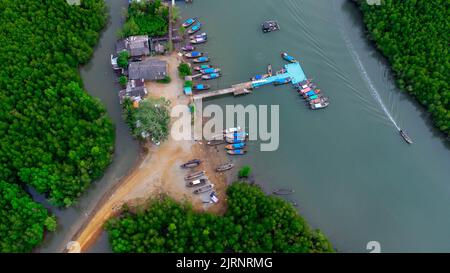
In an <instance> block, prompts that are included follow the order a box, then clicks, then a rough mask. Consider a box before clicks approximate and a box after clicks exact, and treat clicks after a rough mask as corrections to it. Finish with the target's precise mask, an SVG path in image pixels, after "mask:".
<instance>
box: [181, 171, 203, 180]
mask: <svg viewBox="0 0 450 273" xmlns="http://www.w3.org/2000/svg"><path fill="white" fill-rule="evenodd" d="M205 173H206V172H205V171H198V172H194V173H190V174H188V175H186V176H185V177H184V180H193V179H196V178H200V177H202V176H204V175H205Z"/></svg>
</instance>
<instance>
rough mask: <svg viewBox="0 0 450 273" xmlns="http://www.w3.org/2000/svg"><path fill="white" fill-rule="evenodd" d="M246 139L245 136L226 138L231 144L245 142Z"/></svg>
mask: <svg viewBox="0 0 450 273" xmlns="http://www.w3.org/2000/svg"><path fill="white" fill-rule="evenodd" d="M245 140H246V139H245V138H225V142H226V143H229V144H234V143H243V142H245Z"/></svg>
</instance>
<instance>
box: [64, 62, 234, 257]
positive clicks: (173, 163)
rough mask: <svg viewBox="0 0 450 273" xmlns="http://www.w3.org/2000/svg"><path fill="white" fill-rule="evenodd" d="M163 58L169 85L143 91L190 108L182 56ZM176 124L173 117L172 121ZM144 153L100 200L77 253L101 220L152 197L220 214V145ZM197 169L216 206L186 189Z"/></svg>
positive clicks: (189, 143) (170, 144) (187, 143)
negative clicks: (190, 164) (187, 165)
mask: <svg viewBox="0 0 450 273" xmlns="http://www.w3.org/2000/svg"><path fill="white" fill-rule="evenodd" d="M156 58H158V59H162V60H166V61H167V62H168V65H169V76H170V77H171V79H172V80H171V82H170V83H169V84H161V83H155V82H147V83H146V87H147V90H148V91H149V96H154V97H161V96H163V97H165V98H167V99H169V100H170V101H171V107H173V106H175V105H179V104H183V105H188V104H189V102H190V101H189V97H188V96H185V95H184V94H183V91H182V89H183V83H184V82H183V80H181V79H180V78H179V76H178V65H179V63H180V62H181V57H180V56H179V55H177V54H176V53H172V54H171V55H169V56H161V57H156ZM173 121H174V120H173V119H172V121H171V122H173ZM145 150H146V151H147V152H146V153H145V154H144V155H143V157H142V159H141V161H140V162H139V166H137V167H136V168H135V169H134V170H133V171H132V172H131V173H130V174H129V175H128V176H127V177H125V178H124V179H123V180H122V181H121V182H120V183H119V185H118V186H117V187H116V188H115V189H113V190H112V191H111V192H108V193H107V194H106V195H105V196H104V197H103V198H102V202H100V203H99V204H98V205H97V207H96V209H95V210H94V212H93V213H92V214H91V216H90V217H89V219H87V220H86V222H85V223H84V224H83V225H82V227H81V229H80V230H78V232H77V233H76V234H75V236H73V239H72V240H73V241H76V242H77V243H78V244H79V249H77V250H76V251H71V250H69V251H68V252H78V251H81V252H83V251H85V250H87V249H88V248H89V247H90V246H91V245H92V244H93V243H94V242H95V241H96V239H97V238H98V236H99V235H100V234H101V232H102V229H103V225H104V224H105V222H106V221H107V220H108V219H109V218H111V217H113V216H115V215H118V214H119V213H120V209H121V207H122V206H123V204H125V203H127V204H128V205H129V206H135V205H139V204H143V203H144V202H145V200H147V199H148V198H151V197H155V196H159V195H160V194H166V195H168V196H170V197H172V198H174V199H175V200H178V201H188V202H190V203H191V204H192V206H193V208H194V209H195V210H197V211H206V210H207V211H209V212H213V213H218V214H221V213H223V212H224V211H225V210H226V196H225V189H226V184H227V177H226V174H218V173H216V172H215V171H214V170H215V168H216V167H217V166H218V165H220V164H222V163H225V162H227V161H228V159H227V156H226V154H225V153H224V151H223V147H222V146H220V147H214V146H207V145H206V142H205V141H194V140H183V141H176V140H174V139H172V138H171V137H170V136H169V139H168V140H166V141H164V142H163V143H161V145H160V146H156V145H148V146H146V147H145ZM193 158H198V159H201V160H203V163H202V164H201V165H200V166H199V167H197V168H196V169H194V170H185V169H182V168H180V165H181V164H182V163H184V162H186V161H188V160H190V159H193ZM195 170H205V171H206V175H207V176H208V178H209V179H210V180H211V182H212V183H213V184H214V188H215V191H216V193H217V194H218V197H219V198H220V202H219V203H218V204H207V203H204V202H203V200H205V201H206V200H207V199H208V197H209V195H208V194H204V195H203V196H202V195H194V194H193V193H192V189H191V188H187V187H186V186H185V181H184V176H185V175H186V174H188V173H190V172H192V171H195Z"/></svg>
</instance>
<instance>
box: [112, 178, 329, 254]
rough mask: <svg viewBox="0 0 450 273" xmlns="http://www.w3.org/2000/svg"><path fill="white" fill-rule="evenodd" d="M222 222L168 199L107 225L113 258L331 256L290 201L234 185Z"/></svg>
mask: <svg viewBox="0 0 450 273" xmlns="http://www.w3.org/2000/svg"><path fill="white" fill-rule="evenodd" d="M227 195H228V205H229V206H228V211H227V212H226V213H225V215H224V216H217V215H213V214H209V213H197V212H194V211H193V210H192V208H191V206H190V205H188V204H179V203H177V202H175V201H173V200H172V199H170V198H168V197H162V198H160V199H153V200H151V201H150V202H149V204H148V207H147V208H146V209H144V208H138V209H137V210H136V211H135V212H131V210H129V209H126V210H125V211H124V212H123V213H122V215H121V216H119V217H117V218H114V219H111V220H110V221H109V222H108V223H107V224H106V229H107V231H108V233H109V239H110V242H111V245H112V249H113V251H114V252H163V253H165V252H177V253H181V252H185V253H190V252H197V253H198V252H201V253H205V252H206V253H207V252H216V253H222V252H252V253H259V252H332V251H333V249H332V247H331V245H330V243H329V242H328V240H327V239H326V238H325V236H324V235H323V234H322V233H321V232H320V231H314V230H311V229H310V228H309V226H308V225H307V223H306V222H305V220H303V218H302V217H301V216H299V215H298V213H297V211H296V210H295V209H294V207H293V206H292V205H291V204H289V203H287V202H286V201H284V200H282V199H280V198H277V197H273V196H266V195H265V194H264V192H263V191H262V190H261V189H260V188H259V187H258V186H254V185H249V184H246V183H239V182H235V183H233V184H232V185H231V186H230V187H229V188H228V190H227Z"/></svg>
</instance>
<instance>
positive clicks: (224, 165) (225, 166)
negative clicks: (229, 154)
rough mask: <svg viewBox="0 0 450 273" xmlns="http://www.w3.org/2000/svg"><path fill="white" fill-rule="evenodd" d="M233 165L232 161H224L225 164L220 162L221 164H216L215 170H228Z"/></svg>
mask: <svg viewBox="0 0 450 273" xmlns="http://www.w3.org/2000/svg"><path fill="white" fill-rule="evenodd" d="M233 167H234V164H233V163H231V162H230V163H225V164H222V165H220V166H218V167H217V168H216V172H224V171H228V170H231V169H232V168H233Z"/></svg>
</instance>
